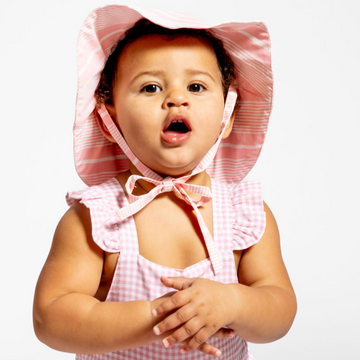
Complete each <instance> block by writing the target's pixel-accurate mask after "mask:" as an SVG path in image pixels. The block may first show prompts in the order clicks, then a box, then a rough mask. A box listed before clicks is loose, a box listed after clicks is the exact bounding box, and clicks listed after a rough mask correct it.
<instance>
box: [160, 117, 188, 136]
mask: <svg viewBox="0 0 360 360" xmlns="http://www.w3.org/2000/svg"><path fill="white" fill-rule="evenodd" d="M164 131H165V132H166V131H171V132H174V133H179V134H186V133H187V132H189V131H190V129H189V128H188V126H187V125H186V124H185V123H184V122H183V121H181V120H180V121H178V120H177V121H173V122H172V123H171V124H170V125H169V126H168V127H167V128H166V129H165V130H164Z"/></svg>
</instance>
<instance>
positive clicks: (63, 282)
mask: <svg viewBox="0 0 360 360" xmlns="http://www.w3.org/2000/svg"><path fill="white" fill-rule="evenodd" d="M103 255H104V254H103V251H102V250H101V249H100V248H99V247H98V246H97V245H96V244H95V243H94V242H93V240H92V236H91V221H90V216H89V211H88V209H87V208H86V207H85V206H84V205H82V204H79V203H75V204H74V205H73V206H72V207H71V208H70V209H69V210H68V212H67V213H66V214H65V215H64V217H63V218H62V219H61V221H60V223H59V225H58V227H57V229H56V231H55V235H54V240H53V244H52V247H51V250H50V253H49V256H48V259H47V260H46V263H45V266H44V268H43V270H42V272H41V275H40V277H39V280H38V284H37V287H36V292H35V299H34V328H35V332H36V335H37V336H38V338H39V339H40V340H41V341H43V342H44V343H46V344H47V345H48V346H50V347H52V348H54V349H57V350H60V351H66V352H72V353H103V352H111V351H116V350H121V349H124V348H132V347H138V346H141V345H146V344H149V343H152V342H154V341H158V340H159V337H157V336H155V335H154V333H153V331H152V328H153V326H155V325H156V322H157V321H156V319H154V318H153V317H152V316H151V310H152V309H153V308H154V307H155V306H156V304H160V303H161V302H162V301H163V299H162V300H161V299H157V300H155V301H153V302H148V301H131V302H123V303H114V302H100V301H98V300H97V299H96V298H94V295H95V293H96V291H97V289H98V286H99V283H100V279H101V275H102V270H103Z"/></svg>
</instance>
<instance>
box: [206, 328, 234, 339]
mask: <svg viewBox="0 0 360 360" xmlns="http://www.w3.org/2000/svg"><path fill="white" fill-rule="evenodd" d="M234 336H235V331H234V330H231V329H225V328H221V329H219V330H218V331H217V332H216V333H215V334H214V335H212V336H211V337H216V338H228V339H232V338H233V337H234Z"/></svg>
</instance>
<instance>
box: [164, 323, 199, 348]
mask: <svg viewBox="0 0 360 360" xmlns="http://www.w3.org/2000/svg"><path fill="white" fill-rule="evenodd" d="M201 327H202V325H201V323H200V322H199V318H197V317H194V318H192V319H190V320H189V321H188V322H186V323H185V324H184V325H183V326H181V327H180V328H179V329H177V330H176V331H174V332H173V333H172V334H171V335H170V336H168V337H167V338H165V339H163V341H162V343H163V345H164V346H165V347H166V348H168V347H170V346H172V345H175V344H180V343H183V342H184V341H185V340H187V339H189V338H191V337H192V336H193V335H195V334H196V333H197V332H198V331H199V330H200V329H201Z"/></svg>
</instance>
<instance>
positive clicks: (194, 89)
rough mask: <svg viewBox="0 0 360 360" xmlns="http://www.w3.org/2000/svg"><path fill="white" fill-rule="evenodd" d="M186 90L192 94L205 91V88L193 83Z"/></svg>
mask: <svg viewBox="0 0 360 360" xmlns="http://www.w3.org/2000/svg"><path fill="white" fill-rule="evenodd" d="M188 90H189V91H191V92H194V93H198V92H201V91H204V90H205V87H204V86H203V85H201V84H198V83H195V84H191V85H189V86H188Z"/></svg>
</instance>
